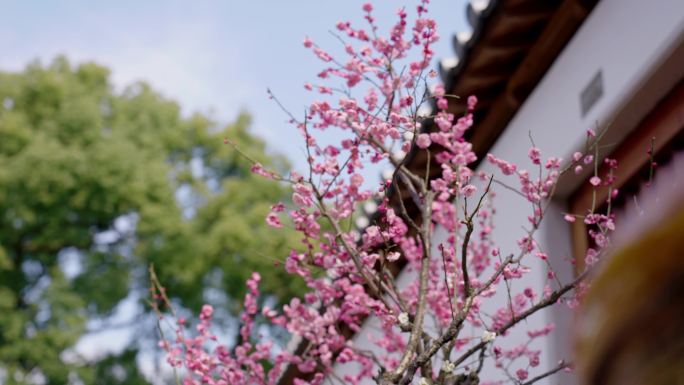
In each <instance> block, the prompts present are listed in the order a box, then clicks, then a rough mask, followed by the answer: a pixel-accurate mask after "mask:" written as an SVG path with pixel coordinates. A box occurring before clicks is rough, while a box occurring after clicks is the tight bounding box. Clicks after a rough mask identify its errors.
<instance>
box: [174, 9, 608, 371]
mask: <svg viewBox="0 0 684 385" xmlns="http://www.w3.org/2000/svg"><path fill="white" fill-rule="evenodd" d="M428 3H429V1H428V0H422V1H420V2H419V5H418V6H417V8H416V13H415V19H414V20H413V22H410V21H409V19H410V18H409V14H408V12H406V10H404V9H401V10H399V11H398V20H397V22H396V23H395V24H393V25H392V26H391V28H390V30H389V33H388V35H387V36H386V37H384V36H382V34H381V33H380V31H379V27H378V25H377V24H376V21H375V18H374V16H373V7H372V5H371V4H365V5H364V6H363V12H364V19H365V21H366V23H367V26H366V27H359V26H355V25H353V24H352V23H350V22H346V21H344V22H339V23H338V24H337V31H338V33H339V34H340V35H341V36H340V39H341V40H342V41H343V43H344V52H345V54H346V56H345V59H340V58H337V57H334V56H332V55H331V54H329V53H328V52H326V51H325V50H323V49H322V48H321V47H320V46H318V45H317V44H315V43H314V42H313V41H311V40H310V39H308V38H307V39H305V40H304V46H305V47H306V48H307V49H310V50H312V52H313V53H314V55H315V56H316V57H317V58H318V59H320V60H321V61H322V62H323V65H324V68H323V70H322V71H321V72H320V73H319V74H318V78H319V82H320V84H316V85H312V84H309V83H307V84H306V85H305V88H306V89H308V90H311V91H314V90H316V91H317V92H318V94H319V96H320V99H319V100H316V101H314V102H312V103H311V104H310V105H309V107H308V109H307V110H306V113H305V116H303V117H302V118H301V119H298V118H297V117H296V116H294V115H293V114H290V117H291V121H292V123H293V124H295V125H296V127H297V129H298V130H299V132H300V133H301V135H302V136H303V140H304V145H305V149H306V152H307V161H308V164H309V170H308V175H302V174H300V173H297V172H291V173H290V174H289V175H287V176H279V175H278V174H276V173H275V172H272V171H268V170H265V169H264V168H263V167H262V166H261V165H258V164H255V165H254V167H253V171H254V172H255V173H256V174H259V175H261V176H264V177H267V178H272V179H276V180H279V181H281V182H287V183H290V184H291V185H292V199H291V203H288V205H287V207H286V205H285V204H284V203H277V204H275V205H273V206H272V208H271V211H270V213H269V214H268V216H267V217H266V222H267V223H268V224H269V225H270V226H272V227H274V228H280V227H282V226H283V222H285V221H288V223H291V224H292V227H293V228H294V229H295V230H296V231H298V232H299V234H300V235H301V242H302V243H301V247H300V248H299V249H297V250H292V251H291V252H290V254H289V255H288V256H286V258H285V260H284V268H285V270H286V271H287V272H288V273H290V274H292V275H293V276H296V277H298V278H299V279H301V280H303V281H304V282H305V284H306V285H307V287H308V289H309V291H308V293H307V294H306V295H305V296H304V297H303V298H301V299H300V298H294V299H292V300H290V301H289V303H287V304H284V306H282V310H281V311H276V310H274V309H270V308H268V307H262V308H261V310H259V301H260V299H262V298H263V297H264V295H263V294H261V293H260V292H259V290H258V283H259V280H260V277H259V275H258V274H256V273H255V274H254V275H253V276H252V277H251V279H250V280H249V281H248V282H247V288H248V293H247V295H246V297H245V300H244V311H243V313H242V315H241V317H240V319H241V324H242V327H241V329H240V338H239V343H238V344H237V345H236V346H234V347H233V348H232V349H231V348H229V347H227V346H225V345H221V344H219V343H218V342H217V341H216V336H215V335H214V334H212V333H211V331H210V329H211V320H212V308H211V307H205V308H204V309H203V310H202V313H201V314H200V321H199V324H198V326H197V328H196V329H197V330H196V336H195V337H186V334H187V333H188V331H187V330H186V322H185V321H183V322H180V321H179V322H178V323H177V325H176V334H175V338H174V340H173V341H172V342H164V343H163V347H164V349H166V351H167V352H168V361H169V363H170V364H171V365H172V366H174V367H183V368H185V369H186V372H187V376H186V378H185V383H186V384H200V383H201V384H212V385H213V384H216V385H223V384H275V383H277V380H278V378H279V377H280V376H281V375H282V374H283V372H284V370H285V368H286V367H287V366H288V365H289V366H290V367H295V368H296V369H297V371H298V375H297V378H296V379H295V380H294V383H295V384H298V385H305V384H322V383H323V382H324V380H325V379H326V378H327V377H329V376H332V375H333V373H334V370H335V369H334V368H335V367H336V365H349V364H354V365H355V366H353V367H354V368H355V370H354V371H353V373H352V374H347V375H345V376H344V377H343V378H341V380H342V381H344V382H347V383H351V384H358V383H360V382H361V381H363V380H364V379H369V378H374V379H376V380H377V381H378V382H381V383H404V384H406V383H410V382H411V381H412V380H413V379H414V378H417V373H420V374H419V375H420V376H422V377H423V379H425V381H428V379H429V382H428V383H432V382H434V381H437V380H438V379H439V378H442V379H443V377H444V376H445V375H451V374H450V373H455V372H454V370H461V369H462V367H461V366H459V365H460V364H462V363H463V362H469V361H471V358H472V357H471V356H472V355H473V354H479V353H480V352H482V354H483V355H484V354H485V353H488V355H489V356H490V357H493V359H494V362H495V366H497V367H499V368H502V369H505V370H508V369H509V368H512V367H516V368H517V369H516V371H515V372H514V373H510V374H509V376H508V377H509V378H517V380H519V381H524V380H526V379H527V378H528V377H529V376H531V373H530V372H531V371H532V370H534V369H535V368H537V367H538V366H539V365H540V360H541V352H540V351H539V350H537V349H533V348H531V346H532V345H531V343H532V341H533V340H536V339H538V338H544V337H545V336H547V335H548V334H549V333H550V332H551V331H552V329H553V326H552V325H550V326H547V327H545V328H543V329H541V330H526V334H525V335H526V336H527V338H528V339H529V341H528V342H527V343H525V344H522V345H515V346H507V345H506V344H505V343H503V342H504V341H505V338H506V337H507V336H508V335H509V334H510V333H511V332H512V330H513V329H522V330H523V331H525V324H524V323H520V322H521V321H523V320H525V318H526V317H527V316H529V315H530V314H532V313H534V312H536V311H539V310H541V309H543V308H545V307H547V306H552V305H554V304H556V303H558V302H567V303H574V302H576V300H577V298H576V295H575V294H574V293H575V291H574V289H575V288H577V287H578V283H577V282H570V283H565V284H562V283H560V281H559V280H558V278H557V276H556V274H555V272H554V271H553V269H552V268H551V266H550V264H549V263H548V260H549V258H552V257H550V256H549V255H547V254H546V253H545V252H544V251H543V250H542V249H541V247H540V245H539V244H537V242H535V238H534V232H535V231H536V230H537V229H538V228H539V226H540V224H541V222H542V220H543V219H544V215H545V212H546V210H545V208H546V204H547V202H548V200H549V199H550V198H551V197H552V195H553V193H554V190H555V186H556V184H557V182H558V179H559V177H560V175H561V174H562V173H563V172H565V171H566V168H563V167H562V165H563V162H562V160H561V159H560V158H556V157H547V158H544V157H543V156H542V152H541V150H540V149H538V148H536V147H534V146H533V147H532V148H531V149H530V150H529V152H528V157H529V160H530V162H531V164H532V166H533V171H528V170H525V169H522V168H521V167H519V166H518V165H516V164H512V163H510V162H507V161H505V160H503V159H499V158H497V157H495V156H494V155H492V154H489V155H487V160H488V161H489V162H490V163H491V164H493V165H494V166H495V167H496V168H497V169H498V170H499V171H500V173H501V174H503V177H507V176H513V178H515V179H516V180H517V186H516V187H510V186H509V187H510V188H512V189H514V190H516V191H517V192H518V193H519V194H521V195H522V196H523V197H524V199H526V200H527V204H529V206H530V207H531V212H530V214H529V216H528V218H527V221H528V222H529V225H528V228H529V232H527V234H525V235H524V236H522V237H521V238H520V240H519V242H518V245H519V249H518V250H509V251H508V252H507V253H502V252H501V250H500V246H499V245H497V244H496V242H495V240H494V239H493V236H492V234H493V230H494V225H495V220H494V218H495V214H496V209H495V206H494V200H495V196H496V194H495V193H494V190H493V188H492V187H493V186H492V182H493V181H494V178H495V177H496V182H498V183H501V184H503V183H504V182H502V181H501V180H500V179H499V178H498V176H495V175H488V174H484V173H475V172H474V171H473V170H472V169H471V168H470V167H469V165H471V164H472V163H473V162H474V161H476V160H477V156H476V154H475V152H474V151H473V147H472V144H471V143H469V142H468V141H467V140H466V137H467V133H468V130H470V129H471V127H472V126H473V123H474V116H475V114H476V109H477V98H476V97H475V96H470V97H468V98H467V100H466V101H465V103H464V104H465V105H460V106H459V105H458V104H457V103H454V101H457V99H456V98H454V97H453V95H448V94H447V93H446V90H445V89H444V86H442V85H436V86H435V87H434V88H433V89H432V91H431V92H428V90H427V89H426V88H427V87H426V85H427V82H428V79H429V78H430V77H432V76H434V74H433V71H428V70H427V68H428V66H429V65H430V62H431V59H432V57H433V52H432V49H431V46H432V44H433V43H434V42H435V41H436V40H437V39H438V35H437V32H436V25H435V22H434V21H433V20H431V19H429V18H427V17H426V14H427V8H428ZM412 53H413V55H412ZM271 96H272V97H274V96H273V95H271ZM274 98H275V97H274ZM278 103H279V104H280V102H278ZM424 106H431V109H430V112H429V113H428V115H424V114H421V113H419V111H422V110H421V108H422V107H424ZM288 113H289V112H288ZM331 129H335V130H339V131H340V133H341V134H340V135H342V136H343V137H344V139H342V140H341V141H340V142H339V143H335V144H324V143H323V141H322V140H321V141H320V142H319V138H317V136H316V135H314V134H313V133H314V132H315V131H317V130H331ZM407 153H413V154H414V155H415V154H419V153H423V154H426V155H427V158H428V159H429V161H428V163H427V165H426V166H425V167H426V170H425V171H424V173H423V174H418V173H416V172H415V170H410V169H408V168H407V165H406V163H405V162H404V160H405V159H406V158H405V156H407V155H406V154H407ZM578 154H579V155H577V154H575V155H574V156H573V160H572V162H571V163H572V164H571V165H570V166H569V167H568V168H567V169H572V167H574V166H575V165H577V166H578V167H581V166H580V163H584V164H590V163H592V162H593V161H595V160H594V159H593V157H592V158H590V155H587V156H584V155H583V154H581V153H578ZM587 159H590V160H587ZM376 163H381V164H383V165H386V166H391V167H392V169H393V170H394V172H393V174H392V176H391V177H389V178H386V179H385V180H383V181H382V182H381V183H380V184H379V185H377V186H372V185H368V184H367V182H366V181H365V180H364V178H363V176H362V175H363V170H364V169H365V168H366V167H368V165H369V164H376ZM606 164H608V165H609V166H610V170H611V172H610V174H609V175H608V176H607V177H605V178H604V180H601V179H599V177H598V175H594V176H593V178H592V179H590V181H589V182H590V183H591V184H592V185H593V186H595V187H598V186H599V185H601V184H603V185H604V186H611V184H612V183H613V181H614V177H613V176H612V175H613V174H612V170H613V169H614V167H616V166H617V165H616V164H615V162H614V161H610V160H607V161H606ZM580 172H581V169H580ZM425 175H428V176H427V177H426V176H425ZM594 178H596V179H594ZM610 188H612V187H610ZM610 196H611V197H612V196H613V195H612V194H611V195H610ZM367 202H372V203H373V205H374V209H373V210H371V211H372V214H374V215H373V216H371V217H369V218H370V223H369V224H368V226H363V228H358V229H356V228H353V226H352V224H353V223H354V222H355V220H356V219H357V218H358V217H359V216H360V215H361V207H363V205H364V204H365V203H367ZM577 217H582V218H584V223H586V224H588V225H591V226H594V227H592V228H591V230H590V232H589V234H590V236H591V237H592V239H593V241H594V243H595V245H596V246H595V247H593V248H591V249H590V250H589V251H588V252H587V265H591V264H592V263H594V262H595V260H596V259H598V257H599V255H600V254H601V250H602V248H603V247H605V246H606V245H607V244H608V238H607V235H608V232H609V231H612V230H613V229H614V223H613V218H612V217H611V216H610V215H604V214H600V213H598V212H596V211H593V210H592V211H591V212H588V213H578V214H567V215H566V216H565V218H566V220H568V221H571V222H572V221H575V219H576V218H577ZM522 220H523V221H524V220H525V218H522ZM437 231H442V234H445V235H444V236H443V237H442V238H440V239H443V240H441V241H439V242H438V241H437V240H436V239H437V238H436V237H435V236H434V235H435V234H436V232H437ZM530 258H536V259H537V260H540V261H542V262H543V263H546V265H547V266H548V271H547V272H546V277H547V280H548V282H547V284H546V285H545V286H544V287H540V288H532V287H529V285H528V284H527V283H526V278H527V277H529V275H530V274H531V273H532V270H531V269H530V268H529V267H527V264H526V263H525V261H526V260H528V259H530ZM397 267H403V270H402V274H406V275H407V276H409V277H413V279H411V280H409V282H408V283H407V284H405V285H401V286H400V285H398V284H397V281H396V279H395V276H394V274H395V273H393V269H396V268H397ZM514 284H515V285H514ZM498 293H501V294H504V295H505V298H508V300H507V301H505V303H503V304H501V303H500V302H497V301H496V300H495V298H496V297H497V294H498ZM498 297H499V298H501V295H498ZM492 306H496V308H495V309H494V310H493V311H491V312H488V311H485V310H484V309H487V308H491V307H492ZM257 319H262V320H265V321H267V322H268V323H269V324H270V325H272V326H273V327H277V328H282V329H284V330H286V331H287V332H288V333H289V334H291V335H292V336H294V337H296V338H297V339H299V341H300V346H304V348H303V349H300V350H299V351H298V354H294V352H293V351H289V350H283V349H281V348H278V347H275V346H274V345H273V343H272V342H269V341H267V340H265V339H264V338H262V337H261V336H259V335H258V334H257V333H256V331H255V328H254V325H255V321H256V320H257ZM369 319H373V320H375V321H377V324H378V325H379V326H378V328H377V330H374V331H373V334H372V335H368V336H367V338H366V339H367V340H369V341H372V343H374V344H375V345H376V347H377V349H375V351H381V352H382V353H380V354H378V353H373V352H372V351H371V350H369V349H368V347H367V346H359V345H357V344H356V343H355V340H354V339H353V338H350V335H351V334H353V333H362V332H364V330H365V329H363V324H364V322H367V321H368V320H369ZM427 319H430V320H433V321H434V322H431V325H428V322H427V321H426V320H427ZM449 330H456V331H457V332H456V334H455V335H450V334H449V333H451V332H450V331H449ZM466 331H467V332H466ZM350 332H351V333H350ZM440 343H441V345H439V344H440ZM429 352H432V353H430V354H432V355H430V356H425V355H426V354H428V353H429ZM266 361H268V362H269V363H270V364H269V365H264V362H266ZM523 361H525V363H524V364H523V365H522V366H520V365H519V363H520V362H523ZM432 362H435V365H437V364H436V363H437V362H439V363H441V364H440V365H441V369H440V368H439V367H437V368H435V370H433V368H432V366H431V364H429V363H432ZM266 366H268V367H269V368H270V369H267V368H266ZM431 370H432V372H430V371H431ZM444 373H447V374H444ZM440 376H441V377H440Z"/></svg>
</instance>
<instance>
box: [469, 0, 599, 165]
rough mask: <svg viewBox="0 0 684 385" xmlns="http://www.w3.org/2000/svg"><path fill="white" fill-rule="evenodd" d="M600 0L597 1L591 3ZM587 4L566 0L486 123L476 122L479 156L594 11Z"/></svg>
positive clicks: (474, 140)
mask: <svg viewBox="0 0 684 385" xmlns="http://www.w3.org/2000/svg"><path fill="white" fill-rule="evenodd" d="M597 1H598V0H594V1H593V4H592V5H591V6H593V5H594V4H596V2H597ZM585 3H586V1H580V0H565V1H563V3H562V4H561V5H560V6H559V7H558V9H557V10H556V12H554V14H553V16H552V17H551V18H550V19H549V21H548V23H547V24H546V27H545V28H544V29H543V31H542V32H541V34H540V35H539V36H540V38H539V39H538V40H537V42H536V43H535V44H534V45H533V46H532V48H531V49H530V51H529V52H528V54H527V55H526V57H525V59H523V61H522V62H521V63H520V64H519V65H518V67H517V69H516V71H515V73H514V74H513V76H511V78H510V79H509V81H508V84H507V86H506V89H505V91H503V92H502V93H501V94H500V95H499V96H498V98H497V99H496V101H495V102H494V103H493V104H492V106H491V108H490V112H489V114H487V116H486V117H485V118H484V120H483V121H482V122H480V123H476V125H475V130H474V131H473V133H472V136H471V137H470V141H471V143H473V148H474V150H475V153H476V154H477V155H478V158H479V159H482V158H483V156H484V155H485V154H486V153H487V152H488V151H489V149H490V148H491V147H492V146H493V145H494V143H495V142H496V140H497V139H498V137H499V135H501V133H502V132H503V130H504V129H505V128H506V126H507V125H508V123H509V122H510V120H511V119H512V118H513V116H514V115H515V114H516V113H517V111H518V109H519V108H520V106H521V105H522V103H524V102H525V100H527V97H528V96H529V95H530V93H531V92H532V90H533V89H534V88H535V87H536V85H537V84H538V83H539V80H541V78H542V77H543V76H544V74H545V73H546V71H547V70H548V69H549V67H551V64H553V62H554V60H555V59H556V57H558V55H559V54H560V52H561V51H562V50H563V48H565V45H566V44H567V43H568V41H569V40H570V39H571V38H572V36H573V35H574V34H575V32H576V31H577V29H578V28H579V26H580V25H581V24H582V23H583V22H584V19H586V17H587V15H588V14H589V12H590V10H591V8H587V6H586V4H585Z"/></svg>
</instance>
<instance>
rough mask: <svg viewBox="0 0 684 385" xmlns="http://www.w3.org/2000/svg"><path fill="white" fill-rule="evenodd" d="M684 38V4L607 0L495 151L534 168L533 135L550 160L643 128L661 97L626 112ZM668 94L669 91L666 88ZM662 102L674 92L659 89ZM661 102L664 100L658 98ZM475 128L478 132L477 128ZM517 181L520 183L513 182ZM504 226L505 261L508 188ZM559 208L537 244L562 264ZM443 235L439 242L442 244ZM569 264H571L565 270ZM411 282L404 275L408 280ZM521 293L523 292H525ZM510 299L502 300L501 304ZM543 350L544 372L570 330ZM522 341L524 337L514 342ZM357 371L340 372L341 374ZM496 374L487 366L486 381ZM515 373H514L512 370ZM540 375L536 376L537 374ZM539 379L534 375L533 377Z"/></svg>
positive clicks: (556, 317)
mask: <svg viewBox="0 0 684 385" xmlns="http://www.w3.org/2000/svg"><path fill="white" fill-rule="evenodd" d="M683 33H684V0H648V1H646V0H601V1H600V2H599V3H598V5H597V6H596V7H595V8H594V10H593V11H592V13H591V14H590V16H589V17H588V19H587V20H586V21H585V23H584V24H583V25H582V27H581V28H580V29H579V30H578V32H577V33H576V35H575V36H574V37H573V39H572V40H571V41H570V43H569V44H568V45H567V47H566V48H565V49H564V51H563V52H562V53H561V54H560V56H559V57H558V58H557V60H556V61H555V62H554V64H553V66H552V67H551V68H550V70H549V71H548V72H547V74H546V75H545V76H544V78H543V79H542V81H541V82H540V83H539V85H538V86H537V88H536V89H535V90H534V91H533V93H532V94H531V95H530V97H529V98H528V99H527V101H526V102H525V103H524V105H523V106H522V107H521V109H520V110H519V111H518V113H517V114H516V116H515V117H514V118H513V120H512V121H511V122H510V124H509V126H508V127H507V128H506V130H505V131H504V133H503V134H502V136H501V137H500V138H499V140H498V141H497V143H496V144H495V145H494V147H493V148H492V150H491V152H492V153H493V154H494V155H495V156H497V157H499V158H503V159H506V160H509V161H512V162H515V163H518V164H521V165H526V166H527V167H528V168H531V166H532V165H531V164H530V163H529V161H528V159H527V150H528V149H529V147H530V141H529V138H528V133H531V134H532V136H533V138H534V140H535V143H536V144H537V146H538V147H539V148H541V149H542V151H543V155H544V156H561V157H563V158H564V159H567V158H569V156H570V155H571V154H572V152H574V151H576V150H578V149H582V147H583V145H584V140H585V130H586V129H587V128H589V127H594V126H595V125H596V123H597V122H598V124H599V125H601V126H603V125H605V124H606V123H607V122H610V121H613V120H615V119H617V118H619V116H618V115H619V114H622V115H623V116H626V115H625V114H627V113H630V114H631V115H630V122H627V123H625V124H621V125H619V126H613V127H612V128H611V132H610V134H609V135H607V136H606V138H609V140H611V141H616V142H617V141H619V140H621V139H622V138H624V136H625V135H627V134H628V133H629V131H630V130H631V129H632V128H633V127H634V125H635V124H636V123H638V120H637V119H638V118H640V116H639V114H642V112H643V113H645V112H647V111H648V110H650V108H651V107H652V105H653V104H654V103H655V102H656V101H657V98H656V99H649V100H643V101H642V102H640V103H638V105H639V106H641V107H643V108H642V111H641V112H638V113H635V112H634V111H631V112H629V111H628V112H625V111H624V108H625V106H627V105H628V103H629V102H630V101H631V102H633V100H632V99H633V96H634V95H638V93H639V91H640V90H643V89H644V88H645V86H648V84H646V83H647V80H648V79H651V78H652V76H653V74H654V72H655V71H657V70H658V69H659V68H660V66H661V64H662V63H663V62H664V61H665V60H666V59H667V58H668V57H670V56H671V55H672V53H673V50H674V48H675V47H676V46H677V45H678V44H679V43H680V42H681V41H682V36H683ZM599 69H600V70H601V71H602V73H603V81H604V91H603V96H602V97H601V99H599V101H598V102H597V103H596V104H595V105H594V106H593V107H592V108H591V110H590V111H589V112H588V114H587V115H586V116H585V117H582V116H581V111H580V93H581V91H582V90H583V89H584V87H585V86H586V85H587V84H588V83H589V81H590V80H591V79H592V77H593V76H594V75H595V74H596V72H597V71H598V70H599ZM660 88H662V87H660ZM656 91H657V92H660V95H661V96H662V95H663V94H664V93H665V92H666V91H667V90H666V89H662V90H656ZM656 96H657V95H656ZM473 129H477V122H476V124H475V127H474V128H473ZM479 170H483V171H487V172H491V171H493V168H492V167H491V166H490V165H489V164H488V163H487V162H483V163H482V165H481V166H480V168H479ZM579 179H580V178H577V179H576V180H570V181H566V182H564V183H566V186H562V187H564V188H562V189H561V191H563V190H565V192H569V191H571V190H572V189H573V188H574V187H575V186H576V185H577V182H578V180H579ZM510 181H511V183H514V184H515V183H517V180H515V179H511V180H510ZM496 191H497V194H498V196H497V197H496V207H497V211H498V212H497V228H496V229H495V232H494V236H495V238H496V240H497V242H498V243H499V244H500V245H501V248H502V253H503V254H504V255H505V254H507V253H510V252H514V251H517V245H516V241H517V239H519V238H520V237H521V236H522V235H523V234H524V230H523V229H522V228H521V224H526V218H527V215H528V214H529V212H530V211H529V207H530V206H529V204H526V203H525V201H524V200H523V199H521V198H520V197H519V196H517V195H515V194H513V193H511V192H509V191H507V190H505V189H502V188H497V189H496ZM558 202H559V203H554V204H553V206H552V208H551V211H550V213H549V215H548V217H547V219H546V222H545V223H544V225H543V226H542V228H541V229H540V231H539V233H538V234H537V240H538V241H540V242H541V243H542V247H543V249H544V250H545V251H547V252H548V253H549V255H551V256H552V257H553V258H555V261H554V262H553V263H554V264H555V265H562V259H563V258H564V257H569V256H570V255H571V244H570V237H569V234H570V230H569V227H568V226H567V224H566V223H565V222H564V221H563V220H562V219H561V213H562V212H563V211H564V210H565V207H564V203H563V202H564V201H563V199H560V200H558ZM440 240H441V239H440V237H437V241H440ZM530 266H531V267H533V268H539V269H541V271H545V269H544V268H543V266H541V265H539V264H537V265H536V266H535V263H534V261H533V259H530ZM566 266H567V264H566ZM561 273H562V278H566V279H568V278H569V277H571V274H572V272H571V270H570V269H566V270H565V271H562V272H561ZM408 279H410V278H409V277H402V278H401V279H400V282H406V281H407V280H408ZM545 282H546V279H545V277H544V276H542V275H539V276H534V277H532V278H530V280H529V282H525V283H524V284H525V285H526V286H532V287H535V288H540V287H542V286H543V284H544V283H545ZM518 287H519V288H522V287H524V286H518ZM501 300H502V301H503V300H504V299H503V298H502V299H501ZM374 322H375V321H373V320H370V321H368V322H367V323H366V324H365V325H364V333H365V332H366V331H371V330H372V329H374V328H375V327H377V326H376V325H375V323H374ZM549 322H554V323H555V324H556V325H557V330H567V329H566V328H567V327H569V325H570V314H569V312H567V311H562V310H560V311H554V312H551V311H547V312H544V313H543V314H540V315H538V316H537V317H534V318H531V319H530V320H529V322H528V324H527V328H529V329H534V328H539V327H542V326H543V325H545V324H547V323H549ZM554 335H555V336H556V337H555V338H556V339H555V340H554V339H548V340H547V342H546V346H545V347H544V349H545V352H547V354H546V355H545V356H542V363H541V366H540V367H539V368H536V369H535V370H534V371H535V372H537V373H539V372H542V371H544V370H546V369H548V368H551V367H553V366H555V364H556V362H557V361H558V359H560V358H564V357H566V356H567V354H568V353H569V351H570V338H569V337H570V336H569V334H568V333H567V332H566V331H564V332H561V333H558V332H556V333H554ZM510 339H511V340H513V341H514V340H523V338H522V337H515V336H512V337H510ZM357 342H358V343H359V344H361V345H365V346H367V344H369V342H368V341H367V339H366V338H365V337H363V336H359V337H358V339H357ZM351 369H352V367H350V366H348V365H345V366H338V367H336V372H337V373H338V374H339V375H342V374H343V373H345V372H347V371H348V370H351ZM491 370H493V368H485V372H486V373H485V375H486V374H487V373H493V372H491ZM514 371H515V369H514V370H513V372H514ZM532 373H534V372H532ZM532 375H534V374H532ZM539 383H540V384H573V383H575V380H574V378H573V377H572V376H570V375H561V376H559V377H554V378H553V379H551V380H547V381H545V382H539Z"/></svg>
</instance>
